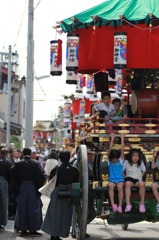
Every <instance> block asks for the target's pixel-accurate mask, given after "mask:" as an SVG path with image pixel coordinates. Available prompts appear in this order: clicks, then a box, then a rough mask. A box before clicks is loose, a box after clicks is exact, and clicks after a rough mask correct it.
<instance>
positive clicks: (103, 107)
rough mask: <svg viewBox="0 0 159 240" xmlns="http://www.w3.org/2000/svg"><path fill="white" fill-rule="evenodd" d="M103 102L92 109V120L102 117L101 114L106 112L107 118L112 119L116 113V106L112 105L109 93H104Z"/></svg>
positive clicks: (102, 95)
mask: <svg viewBox="0 0 159 240" xmlns="http://www.w3.org/2000/svg"><path fill="white" fill-rule="evenodd" d="M101 99H102V102H101V103H98V104H96V105H94V107H93V109H92V118H94V117H95V116H97V115H100V112H105V117H107V118H109V117H112V115H113V113H114V106H113V104H112V103H110V100H111V94H110V92H108V91H105V92H102V94H101Z"/></svg>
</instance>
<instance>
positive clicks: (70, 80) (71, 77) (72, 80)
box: [66, 71, 78, 85]
mask: <svg viewBox="0 0 159 240" xmlns="http://www.w3.org/2000/svg"><path fill="white" fill-rule="evenodd" d="M77 78H78V77H77V72H74V71H67V78H66V83H67V84H75V85H77Z"/></svg>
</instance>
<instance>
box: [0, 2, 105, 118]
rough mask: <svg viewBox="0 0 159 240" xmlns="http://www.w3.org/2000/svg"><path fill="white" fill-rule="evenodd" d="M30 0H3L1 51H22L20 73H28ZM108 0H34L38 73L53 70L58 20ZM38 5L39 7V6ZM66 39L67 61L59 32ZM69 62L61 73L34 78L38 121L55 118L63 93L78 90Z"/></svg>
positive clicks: (61, 102) (0, 18)
mask: <svg viewBox="0 0 159 240" xmlns="http://www.w3.org/2000/svg"><path fill="white" fill-rule="evenodd" d="M28 2H29V0H5V1H4V0H0V6H1V12H0V29H1V34H0V36H1V37H0V51H8V46H9V45H11V46H12V49H13V51H15V50H17V51H18V53H19V64H20V65H19V76H20V78H21V77H23V76H26V58H27V21H28V16H27V14H28ZM102 2H104V0H41V1H39V0H34V7H35V11H34V46H35V53H34V74H35V77H43V76H49V74H50V63H49V61H50V40H54V39H55V35H56V31H55V30H54V29H53V28H52V26H55V25H56V21H59V20H62V19H65V18H67V17H71V16H72V15H75V14H77V13H80V12H82V11H84V10H86V9H88V8H91V7H93V6H95V5H97V4H100V3H102ZM36 6H37V7H36ZM57 38H59V39H62V41H63V63H65V55H66V54H65V46H66V34H64V33H63V34H62V35H57ZM65 81H66V72H65V64H63V75H62V76H61V77H52V76H50V77H48V78H43V79H41V80H37V79H36V78H35V80H34V122H35V121H36V120H52V119H53V118H54V117H55V114H57V112H58V106H60V105H63V101H61V99H62V97H61V95H63V94H65V95H69V94H71V93H74V91H75V86H71V85H67V84H66V83H65Z"/></svg>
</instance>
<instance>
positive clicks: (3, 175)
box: [0, 150, 12, 229]
mask: <svg viewBox="0 0 159 240" xmlns="http://www.w3.org/2000/svg"><path fill="white" fill-rule="evenodd" d="M5 151H6V150H1V157H0V229H4V227H3V226H6V225H7V220H8V187H9V185H10V179H11V178H10V168H11V165H12V164H11V162H10V161H8V160H6V158H5V154H6V153H5Z"/></svg>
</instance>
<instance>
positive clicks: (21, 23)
mask: <svg viewBox="0 0 159 240" xmlns="http://www.w3.org/2000/svg"><path fill="white" fill-rule="evenodd" d="M27 2H28V0H26V2H25V7H24V10H23V15H22V19H21V22H20V26H19V30H18V32H17V36H16V40H15V44H14V46H13V47H15V46H16V45H17V41H18V37H19V34H20V31H21V28H22V25H23V21H24V16H25V11H26V7H27Z"/></svg>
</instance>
